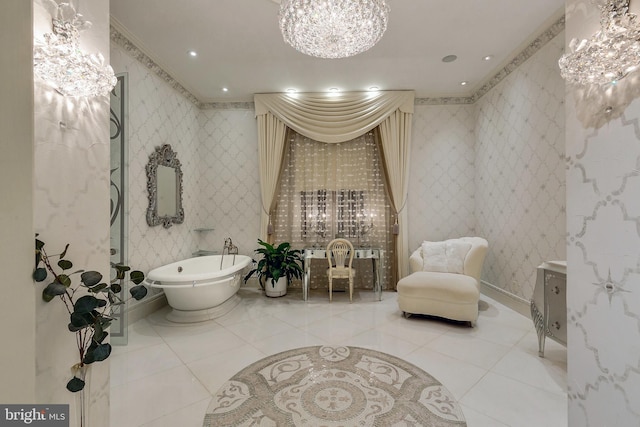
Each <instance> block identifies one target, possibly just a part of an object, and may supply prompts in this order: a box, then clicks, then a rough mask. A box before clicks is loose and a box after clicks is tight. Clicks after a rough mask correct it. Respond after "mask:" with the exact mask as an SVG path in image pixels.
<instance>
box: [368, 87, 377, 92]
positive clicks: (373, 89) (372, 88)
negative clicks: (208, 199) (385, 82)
mask: <svg viewBox="0 0 640 427" xmlns="http://www.w3.org/2000/svg"><path fill="white" fill-rule="evenodd" d="M379 90H380V88H379V87H378V86H371V87H370V88H369V92H378V91H379Z"/></svg>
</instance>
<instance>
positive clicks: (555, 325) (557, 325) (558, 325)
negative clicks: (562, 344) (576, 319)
mask: <svg viewBox="0 0 640 427" xmlns="http://www.w3.org/2000/svg"><path fill="white" fill-rule="evenodd" d="M551 326H553V327H554V328H556V330H559V329H560V322H553V324H552V325H551Z"/></svg>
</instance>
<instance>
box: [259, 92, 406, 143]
mask: <svg viewBox="0 0 640 427" xmlns="http://www.w3.org/2000/svg"><path fill="white" fill-rule="evenodd" d="M254 101H255V108H256V116H257V117H260V116H262V115H265V114H267V113H271V114H273V115H274V116H276V117H278V118H279V119H280V120H282V121H283V122H284V123H285V124H286V125H287V126H288V127H290V128H291V129H293V130H295V131H296V132H298V133H299V134H301V135H304V136H307V137H309V138H311V139H313V140H316V141H320V142H327V143H337V142H345V141H350V140H352V139H354V138H356V137H358V136H360V135H363V134H364V133H366V132H369V131H370V130H372V129H373V128H375V127H376V126H378V125H379V124H380V123H382V121H383V120H385V119H386V118H387V117H388V116H389V115H390V114H391V113H393V112H394V111H396V110H400V111H402V112H404V113H411V114H413V102H414V93H413V91H391V92H350V93H339V94H329V95H328V94H326V93H319V94H314V93H305V94H282V93H269V94H257V95H254Z"/></svg>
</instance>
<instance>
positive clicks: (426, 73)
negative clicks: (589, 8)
mask: <svg viewBox="0 0 640 427" xmlns="http://www.w3.org/2000/svg"><path fill="white" fill-rule="evenodd" d="M387 2H388V4H389V6H390V9H391V12H390V15H389V25H388V27H387V31H386V33H385V35H384V36H383V38H382V40H381V41H380V42H379V43H378V44H377V45H376V46H374V47H373V48H371V49H370V50H369V51H367V52H364V53H362V54H360V55H357V56H355V57H351V58H345V59H317V58H312V57H309V56H306V55H304V54H302V53H299V52H297V51H296V50H294V49H293V48H292V47H290V46H288V45H287V44H285V43H284V41H283V40H282V36H281V34H280V30H279V28H278V9H279V5H278V4H276V3H275V2H274V1H272V0H180V1H178V0H110V5H111V16H112V18H113V19H114V23H115V24H116V25H117V27H118V28H120V29H121V30H122V31H123V33H124V35H125V36H126V37H128V38H129V39H130V40H131V41H132V42H133V43H134V44H136V46H138V47H139V48H140V49H141V50H143V51H144V52H145V53H146V54H147V55H148V56H150V57H151V58H152V59H153V60H154V61H155V62H156V63H158V65H160V66H161V67H162V68H163V69H164V70H165V71H167V72H168V73H169V74H171V76H172V77H173V78H174V79H176V80H177V81H178V82H179V83H180V84H182V85H183V86H184V87H185V88H186V89H187V90H189V91H190V92H191V93H192V94H193V95H195V96H196V98H198V99H199V100H200V101H201V102H231V101H252V100H253V94H254V93H265V92H284V91H286V90H287V89H288V88H295V89H297V90H298V91H299V92H325V91H327V90H328V89H329V88H331V87H336V88H339V89H340V90H343V91H362V90H367V89H368V88H369V87H371V86H378V87H379V88H380V89H381V90H403V89H413V90H415V92H416V97H419V98H425V97H442V96H456V97H457V96H470V95H471V94H473V93H474V92H475V91H476V90H477V89H478V88H479V87H480V86H481V85H482V83H484V82H485V81H486V80H488V79H489V78H490V77H492V76H493V75H494V74H495V73H496V72H497V71H498V70H499V69H500V68H501V67H503V66H504V65H505V63H507V62H508V61H509V60H511V59H512V57H513V56H514V55H515V54H517V53H518V52H519V51H520V50H521V49H522V48H524V47H525V46H526V44H527V43H529V42H530V41H531V40H533V39H534V38H535V37H537V36H538V35H539V34H540V33H541V32H542V31H544V30H545V29H546V28H547V27H548V26H549V25H550V24H551V23H553V22H554V21H555V20H557V19H558V18H559V17H560V16H562V13H563V12H564V0H387ZM189 50H195V51H196V52H197V53H198V56H197V57H195V58H192V57H190V56H189V55H188V51H189ZM450 54H453V55H457V56H458V59H457V60H456V61H455V62H451V63H444V62H442V58H443V57H444V56H446V55H450ZM486 55H491V56H493V59H492V60H491V61H483V60H482V58H483V57H484V56H486ZM461 81H468V82H469V84H468V85H467V86H461V85H460V82H461ZM223 87H226V88H228V89H229V91H228V92H223V91H222V88H223Z"/></svg>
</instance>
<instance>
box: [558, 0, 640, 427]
mask: <svg viewBox="0 0 640 427" xmlns="http://www.w3.org/2000/svg"><path fill="white" fill-rule="evenodd" d="M630 11H631V12H632V13H635V14H639V13H640V5H639V4H638V3H637V2H631V9H630ZM599 18H600V16H599V12H598V9H597V8H596V7H595V6H594V5H593V4H592V3H591V2H590V1H588V0H579V1H578V0H571V1H568V2H567V43H569V40H571V39H572V38H580V39H583V38H587V37H589V36H590V35H591V34H593V33H594V32H596V31H597V30H598V28H599ZM635 74H636V75H635V76H634V75H629V76H628V77H627V78H625V80H622V81H621V82H620V84H619V85H616V87H614V88H613V91H612V95H611V96H610V97H609V98H608V101H609V102H611V104H610V105H613V106H614V107H615V108H614V113H612V114H611V116H610V117H608V116H607V115H606V113H604V110H605V107H606V106H607V104H602V105H596V104H595V103H594V102H593V101H594V100H598V99H603V98H602V97H598V96H595V97H591V98H590V99H589V100H585V99H581V98H580V95H579V93H578V92H575V91H573V90H571V89H570V88H569V89H568V90H567V93H566V99H567V109H566V111H567V123H566V129H567V130H566V136H567V138H566V168H567V181H566V182H567V196H568V197H567V269H568V270H567V326H568V328H567V333H568V336H567V338H568V345H569V351H568V371H569V387H568V397H569V420H570V425H571V426H587V427H596V426H637V425H640V293H639V292H638V286H639V285H640V122H639V117H640V102H639V101H638V99H635V100H633V96H632V94H636V96H637V94H638V93H640V92H639V87H638V83H637V80H638V76H637V74H638V73H637V72H636V73H635ZM591 89H592V90H593V89H595V88H591ZM629 98H631V100H629ZM629 102H630V104H628V103H629ZM585 104H588V105H585ZM621 105H624V107H620V106H621ZM585 111H592V112H594V114H595V115H594V116H593V117H591V118H589V117H585V116H584V114H583V113H584V112H585ZM598 111H599V113H598Z"/></svg>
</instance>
